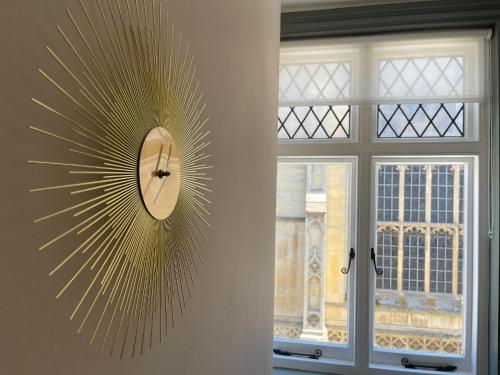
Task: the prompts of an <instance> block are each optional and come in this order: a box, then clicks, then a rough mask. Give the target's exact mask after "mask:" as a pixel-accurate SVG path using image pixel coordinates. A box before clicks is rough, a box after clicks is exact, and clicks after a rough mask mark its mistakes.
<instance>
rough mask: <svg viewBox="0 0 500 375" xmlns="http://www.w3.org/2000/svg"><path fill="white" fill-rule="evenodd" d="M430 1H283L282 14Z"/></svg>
mask: <svg viewBox="0 0 500 375" xmlns="http://www.w3.org/2000/svg"><path fill="white" fill-rule="evenodd" d="M415 1H428V0H281V11H282V12H297V11H302V10H313V9H331V8H347V7H357V6H365V5H377V4H394V3H408V2H415Z"/></svg>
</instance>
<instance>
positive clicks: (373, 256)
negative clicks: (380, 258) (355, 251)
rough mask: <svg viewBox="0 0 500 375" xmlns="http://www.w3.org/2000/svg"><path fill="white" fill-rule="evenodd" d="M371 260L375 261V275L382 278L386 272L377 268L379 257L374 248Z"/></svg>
mask: <svg viewBox="0 0 500 375" xmlns="http://www.w3.org/2000/svg"><path fill="white" fill-rule="evenodd" d="M371 258H372V261H373V269H374V270H375V273H376V274H377V275H378V276H380V275H382V274H383V273H384V270H383V269H382V268H379V267H377V257H376V256H375V250H374V249H373V247H372V253H371Z"/></svg>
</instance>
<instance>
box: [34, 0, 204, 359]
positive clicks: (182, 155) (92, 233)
mask: <svg viewBox="0 0 500 375" xmlns="http://www.w3.org/2000/svg"><path fill="white" fill-rule="evenodd" d="M78 2H79V4H78V10H77V12H73V11H70V10H67V16H68V18H69V24H70V28H72V30H71V33H68V32H67V31H65V30H64V29H63V28H62V27H61V26H59V25H58V26H57V30H58V33H59V34H60V37H61V42H62V46H63V47H62V48H64V49H65V50H66V52H67V53H68V55H70V56H72V57H71V59H68V58H66V60H65V58H63V57H62V55H60V54H58V53H57V52H56V51H55V49H53V48H51V47H47V52H48V55H49V56H50V58H51V60H52V62H53V63H54V64H55V66H57V67H58V72H59V73H57V74H58V75H51V74H49V73H47V72H46V71H44V70H42V69H39V72H40V74H41V75H42V77H44V78H45V79H46V81H47V83H48V84H49V85H50V86H51V87H52V88H53V89H54V90H55V91H56V92H58V93H59V95H61V96H62V97H64V101H65V103H67V105H65V106H60V105H59V106H55V105H52V104H50V103H48V102H45V101H44V100H42V99H40V98H33V99H32V101H33V103H34V104H36V105H38V106H39V107H40V108H41V109H42V110H44V111H46V112H49V113H50V114H52V115H53V116H55V117H56V118H58V119H59V120H60V123H64V124H65V125H64V127H65V128H67V129H66V130H65V131H63V132H60V131H57V130H56V131H53V130H52V129H51V130H49V129H45V128H44V127H41V126H39V125H36V124H30V126H29V127H30V129H31V130H33V131H34V132H35V133H36V134H39V135H41V136H45V137H49V138H51V139H53V140H56V141H58V142H59V143H60V144H61V146H63V151H64V152H62V153H61V158H62V160H57V161H54V160H28V163H29V164H30V165H37V166H44V167H48V168H54V167H56V168H57V167H59V168H63V170H65V171H67V175H65V176H67V177H66V178H65V179H64V181H57V182H55V183H53V184H50V183H47V184H46V185H45V186H36V187H32V188H31V189H30V190H29V191H30V192H33V193H37V194H39V193H43V192H46V191H55V192H61V193H63V194H68V195H70V196H73V197H74V198H75V199H77V200H76V203H75V202H74V203H72V204H71V205H69V206H67V207H63V208H57V209H55V210H54V211H52V212H49V213H47V214H46V215H44V216H42V217H39V218H36V219H35V220H34V222H35V223H39V222H44V221H47V220H51V219H53V218H55V217H61V216H62V217H64V216H67V217H71V218H73V220H76V224H74V225H69V227H67V228H62V229H61V230H60V231H59V232H57V233H55V234H54V236H53V237H52V238H50V239H47V240H46V242H44V243H43V244H42V245H41V246H40V247H39V250H44V251H50V249H51V248H53V247H56V246H57V245H58V244H59V243H61V241H62V240H63V239H64V238H68V237H74V238H76V242H75V243H76V244H77V245H76V246H75V247H74V248H70V249H65V254H63V256H62V258H61V259H60V260H59V262H58V263H57V264H55V265H54V268H53V269H52V270H51V271H50V273H49V275H50V276H52V275H54V274H57V273H58V272H59V271H60V270H61V269H63V268H65V267H69V268H68V269H72V270H73V271H72V272H73V273H72V274H71V276H70V277H69V279H68V280H66V282H65V283H64V285H62V287H61V289H60V291H59V293H58V294H57V296H56V297H57V298H62V297H64V295H65V293H68V292H69V291H70V290H71V291H72V292H77V290H75V289H77V288H78V287H80V288H81V286H80V285H82V283H77V282H76V281H77V280H80V279H81V280H83V285H85V287H84V288H83V289H82V290H80V296H79V298H78V299H77V303H76V305H75V306H73V308H72V309H71V312H70V316H69V317H70V319H71V320H78V321H79V324H78V329H77V332H81V331H83V330H84V329H86V328H87V329H88V330H89V331H90V335H91V338H90V344H94V343H96V342H100V343H99V348H100V350H103V349H104V348H106V347H107V348H109V353H110V355H112V354H113V352H117V351H119V353H120V357H122V356H123V355H125V354H126V353H127V352H128V353H130V354H131V355H132V356H134V355H135V354H136V353H138V352H140V353H142V351H143V350H144V348H145V347H148V346H149V347H151V345H152V342H153V338H154V337H155V336H158V338H159V340H160V341H161V340H162V337H164V336H165V335H166V333H167V327H168V326H170V325H173V324H174V321H175V315H176V312H175V311H176V310H178V311H179V313H180V315H182V314H183V311H184V309H185V307H186V299H187V297H188V296H189V294H190V292H191V288H192V285H193V277H192V274H193V272H197V267H198V264H199V263H200V262H201V261H202V250H203V243H204V240H205V238H206V234H205V233H206V227H207V226H208V222H207V216H208V215H209V212H208V209H207V207H208V205H209V204H210V201H209V199H208V197H207V195H208V194H209V193H210V192H211V191H210V189H209V187H208V186H207V183H208V181H210V177H209V176H208V175H207V171H208V170H209V169H210V168H211V166H210V165H209V164H208V161H209V160H210V157H211V155H210V154H209V153H208V152H207V151H206V150H207V148H208V146H209V144H210V140H209V136H210V131H208V130H206V129H205V125H206V122H207V120H208V119H207V118H205V117H204V114H203V113H204V109H205V106H204V105H203V104H202V98H203V93H201V92H200V90H199V87H198V83H197V82H196V81H195V67H194V64H193V58H192V57H190V54H189V46H186V45H185V44H184V43H183V42H182V39H181V37H180V36H177V34H176V33H175V32H174V27H173V25H172V23H171V22H170V21H169V19H168V16H167V13H166V10H165V6H164V2H163V0H97V1H96V2H95V3H94V7H93V8H92V9H91V7H90V6H89V4H87V3H86V2H84V1H83V0H79V1H78ZM69 61H71V63H70V62H69ZM61 82H70V83H69V84H68V83H65V84H62V83H61ZM57 107H60V108H57ZM155 127H163V128H165V129H166V130H167V131H168V132H169V133H170V134H171V135H172V137H173V139H175V142H176V144H177V147H178V154H179V159H180V191H179V196H178V200H177V203H176V206H175V209H174V211H173V212H172V214H171V215H170V216H169V217H168V218H166V219H165V220H156V219H154V218H153V217H152V216H151V215H150V214H149V213H148V211H147V210H146V209H145V207H144V204H143V202H142V198H141V192H140V187H139V182H138V163H139V151H140V149H141V144H142V142H143V140H144V137H145V135H146V134H147V133H148V131H150V130H151V129H152V128H155ZM68 130H69V133H68ZM66 133H68V134H71V135H67V134H66ZM44 139H45V138H44ZM70 155H72V158H70V157H69V156H70ZM75 157H77V158H78V160H79V161H78V162H74V161H73V160H74V158H75ZM73 178H79V180H77V181H75V180H73ZM77 285H78V287H77ZM176 306H177V307H176ZM155 330H156V331H157V332H156V331H155ZM155 332H156V333H155Z"/></svg>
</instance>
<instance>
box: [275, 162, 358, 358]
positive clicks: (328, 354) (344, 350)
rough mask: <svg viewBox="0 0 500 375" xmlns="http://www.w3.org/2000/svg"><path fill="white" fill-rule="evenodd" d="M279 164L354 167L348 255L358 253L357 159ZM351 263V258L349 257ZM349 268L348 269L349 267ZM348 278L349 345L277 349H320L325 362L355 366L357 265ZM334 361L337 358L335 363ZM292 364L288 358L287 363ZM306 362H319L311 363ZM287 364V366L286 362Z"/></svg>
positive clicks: (278, 343) (283, 343)
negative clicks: (342, 165) (354, 250)
mask: <svg viewBox="0 0 500 375" xmlns="http://www.w3.org/2000/svg"><path fill="white" fill-rule="evenodd" d="M278 164H302V165H306V164H325V165H329V164H337V165H338V164H344V165H348V166H349V167H350V179H349V185H350V187H351V193H350V196H349V202H348V207H347V212H348V218H347V219H348V225H347V227H348V228H349V230H350V233H349V235H348V236H347V239H348V243H347V244H346V249H345V251H346V255H347V254H348V253H349V249H350V248H354V249H356V238H357V236H356V232H357V231H356V217H357V216H356V211H357V206H356V197H357V190H358V188H357V184H356V177H357V166H358V159H357V157H349V156H329V157H280V158H278ZM346 259H347V261H349V260H348V257H347V256H346ZM346 266H347V265H346ZM347 278H348V293H347V294H348V296H349V297H348V302H347V306H348V312H349V314H348V318H347V333H348V335H347V345H343V344H338V343H333V342H332V343H330V342H328V343H326V342H312V341H301V340H291V339H284V338H275V339H274V345H275V347H276V348H279V349H281V350H286V351H291V352H300V353H311V354H312V353H314V351H315V350H316V349H320V350H321V351H322V353H323V357H325V361H328V362H331V363H336V362H339V361H340V362H343V363H345V364H350V365H352V364H353V363H354V343H355V324H354V323H355V305H356V303H355V302H356V265H355V262H354V261H353V262H352V264H351V269H350V271H349V273H348V274H347ZM274 358H275V362H276V363H279V362H280V361H279V360H280V359H281V357H280V356H274ZM331 358H334V359H333V360H331ZM286 360H288V358H287V359H286ZM304 360H306V361H315V360H308V359H304ZM285 363H286V362H285Z"/></svg>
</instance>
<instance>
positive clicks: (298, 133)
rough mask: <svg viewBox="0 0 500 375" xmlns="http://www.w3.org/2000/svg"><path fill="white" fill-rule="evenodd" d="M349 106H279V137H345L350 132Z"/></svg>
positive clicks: (348, 135) (347, 136)
mask: <svg viewBox="0 0 500 375" xmlns="http://www.w3.org/2000/svg"><path fill="white" fill-rule="evenodd" d="M350 112H351V107H350V106H348V105H336V106H331V105H330V106H297V107H279V109H278V138H280V139H347V138H349V137H350V132H351V116H350Z"/></svg>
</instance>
